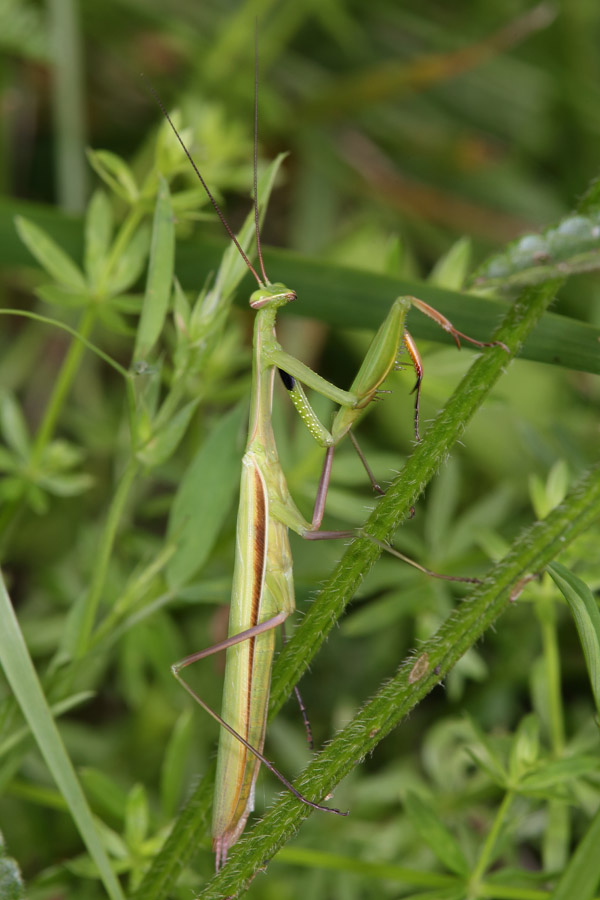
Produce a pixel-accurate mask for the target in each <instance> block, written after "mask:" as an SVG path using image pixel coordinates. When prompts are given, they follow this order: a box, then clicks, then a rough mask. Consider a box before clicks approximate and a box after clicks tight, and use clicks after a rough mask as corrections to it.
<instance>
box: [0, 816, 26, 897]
mask: <svg viewBox="0 0 600 900" xmlns="http://www.w3.org/2000/svg"><path fill="white" fill-rule="evenodd" d="M23 897H25V885H24V884H23V879H22V878H21V873H20V871H19V866H18V865H17V863H16V861H15V860H14V859H11V858H10V857H9V856H7V855H6V849H5V846H4V839H3V837H2V833H1V832H0V898H1V900H22V898H23Z"/></svg>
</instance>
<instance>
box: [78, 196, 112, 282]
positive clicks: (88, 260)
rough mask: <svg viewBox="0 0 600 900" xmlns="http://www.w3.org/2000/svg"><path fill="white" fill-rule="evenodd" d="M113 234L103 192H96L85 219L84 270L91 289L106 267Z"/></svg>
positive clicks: (108, 208)
mask: <svg viewBox="0 0 600 900" xmlns="http://www.w3.org/2000/svg"><path fill="white" fill-rule="evenodd" d="M112 233H113V214H112V209H111V205H110V201H109V199H108V197H107V196H106V194H105V193H104V191H101V190H97V191H95V192H94V194H93V196H92V199H91V200H90V203H89V206H88V209H87V213H86V218H85V256H84V268H85V271H86V274H87V277H88V281H89V283H90V285H91V286H92V287H97V285H98V283H99V281H100V279H101V276H102V272H103V271H104V267H105V265H106V261H107V257H108V252H109V249H110V242H111V238H112Z"/></svg>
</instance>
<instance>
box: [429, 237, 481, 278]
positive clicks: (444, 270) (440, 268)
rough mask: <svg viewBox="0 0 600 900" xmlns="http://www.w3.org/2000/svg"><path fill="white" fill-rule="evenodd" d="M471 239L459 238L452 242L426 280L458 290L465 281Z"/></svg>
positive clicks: (469, 257) (469, 258)
mask: <svg viewBox="0 0 600 900" xmlns="http://www.w3.org/2000/svg"><path fill="white" fill-rule="evenodd" d="M471 251H472V246H471V241H470V239H469V238H466V237H463V238H460V239H459V240H458V241H456V243H454V244H453V245H452V246H451V247H450V249H449V250H448V252H447V253H445V254H444V256H442V257H441V258H440V259H439V260H438V261H437V262H436V264H435V266H434V267H433V269H432V270H431V272H430V275H429V278H428V279H427V281H428V282H429V284H435V285H437V286H438V287H441V288H448V290H451V291H452V290H454V291H459V290H460V289H461V287H462V286H463V284H464V283H465V278H466V276H467V272H468V269H469V264H470V262H471Z"/></svg>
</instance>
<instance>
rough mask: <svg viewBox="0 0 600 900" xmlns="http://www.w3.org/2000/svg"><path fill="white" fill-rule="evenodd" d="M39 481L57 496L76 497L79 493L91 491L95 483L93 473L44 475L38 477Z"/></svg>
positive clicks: (44, 487) (50, 492) (46, 489)
mask: <svg viewBox="0 0 600 900" xmlns="http://www.w3.org/2000/svg"><path fill="white" fill-rule="evenodd" d="M37 483H38V484H39V486H40V487H42V488H43V489H44V490H45V491H48V493H49V494H54V495H55V496H56V497H76V496H77V495H78V494H83V493H85V491H89V489H90V488H91V487H92V485H93V484H94V479H93V478H92V476H91V475H86V474H85V473H81V474H75V473H74V474H72V475H42V476H40V477H39V478H38V482H37Z"/></svg>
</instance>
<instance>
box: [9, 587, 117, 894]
mask: <svg viewBox="0 0 600 900" xmlns="http://www.w3.org/2000/svg"><path fill="white" fill-rule="evenodd" d="M0 620H1V621H2V628H0V664H1V665H2V667H3V669H4V673H5V675H6V678H7V681H8V683H9V685H10V687H11V689H12V691H13V694H14V695H15V698H16V700H17V702H18V704H19V706H20V708H21V711H22V713H23V715H24V717H25V719H26V720H27V722H28V724H29V727H30V729H31V732H32V734H33V736H34V738H35V740H36V742H37V745H38V747H39V750H40V752H41V754H42V756H43V757H44V759H45V760H46V764H47V766H48V768H49V770H50V772H51V773H52V776H53V778H54V780H55V781H56V784H57V786H58V788H59V790H60V792H61V793H62V795H63V797H64V799H65V801H66V803H67V804H68V807H69V809H70V811H71V815H72V816H73V819H74V821H75V823H76V825H77V827H78V829H79V833H80V835H81V837H82V839H83V841H84V843H85V845H86V846H87V848H88V850H89V852H90V855H91V857H92V859H93V860H94V862H95V863H96V865H97V867H98V871H99V873H100V877H101V879H102V881H103V883H104V887H105V889H106V892H107V893H108V895H109V897H111V898H112V900H123V894H122V892H121V888H120V886H119V882H118V881H117V879H116V877H115V875H114V873H113V871H112V869H111V867H110V862H109V860H108V857H107V855H106V852H105V850H104V846H103V843H102V837H101V835H100V833H99V831H98V829H97V827H96V824H95V822H94V818H93V816H92V814H91V811H90V808H89V806H88V804H87V800H86V799H85V796H84V793H83V791H82V789H81V785H80V783H79V781H78V780H77V775H76V774H75V770H74V768H73V765H72V763H71V760H70V759H69V756H68V754H67V751H66V749H65V746H64V744H63V742H62V738H61V736H60V734H59V732H58V729H57V727H56V724H55V722H54V719H53V717H52V712H51V711H50V708H49V706H48V703H47V701H46V698H45V696H44V692H43V690H42V686H41V684H40V682H39V680H38V677H37V674H36V671H35V669H34V667H33V663H32V662H31V658H30V656H29V653H28V650H27V647H26V645H25V641H24V639H23V635H22V633H21V630H20V628H19V623H18V622H17V619H16V616H15V614H14V611H13V608H12V604H11V602H10V598H9V596H8V593H7V591H6V588H5V586H4V581H3V579H2V578H1V576H0Z"/></svg>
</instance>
